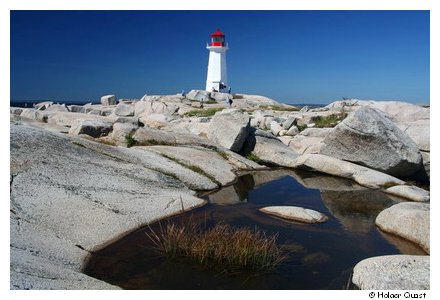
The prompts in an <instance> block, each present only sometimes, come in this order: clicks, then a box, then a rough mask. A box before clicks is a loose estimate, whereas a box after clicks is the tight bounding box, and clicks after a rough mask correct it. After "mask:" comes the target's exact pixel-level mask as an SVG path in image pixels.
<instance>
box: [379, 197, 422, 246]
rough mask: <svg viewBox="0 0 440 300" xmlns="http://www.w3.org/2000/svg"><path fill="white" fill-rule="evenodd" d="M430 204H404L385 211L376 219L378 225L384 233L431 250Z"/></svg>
mask: <svg viewBox="0 0 440 300" xmlns="http://www.w3.org/2000/svg"><path fill="white" fill-rule="evenodd" d="M429 207H430V205H429V204H428V203H419V202H402V203H398V204H396V205H393V206H391V207H390V208H387V209H385V210H383V211H382V212H381V213H380V214H379V215H378V216H377V218H376V225H377V226H378V227H379V228H380V229H381V230H383V231H385V232H389V233H392V234H395V235H398V236H400V237H402V238H404V239H407V240H410V241H412V242H414V243H416V244H418V245H419V246H420V247H422V248H423V250H425V251H426V252H427V253H429V250H430V242H429V220H430V218H429V212H430V209H429Z"/></svg>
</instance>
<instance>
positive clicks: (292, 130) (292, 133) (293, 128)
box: [286, 125, 299, 136]
mask: <svg viewBox="0 0 440 300" xmlns="http://www.w3.org/2000/svg"><path fill="white" fill-rule="evenodd" d="M298 133H299V129H298V127H296V126H295V125H293V126H291V127H290V128H289V130H287V132H286V135H289V136H295V135H297V134H298Z"/></svg>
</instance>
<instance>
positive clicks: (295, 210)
mask: <svg viewBox="0 0 440 300" xmlns="http://www.w3.org/2000/svg"><path fill="white" fill-rule="evenodd" d="M260 211H261V212H264V213H266V214H269V215H273V216H276V217H280V218H282V219H287V220H290V221H297V222H301V223H309V224H312V223H323V222H326V221H327V220H328V217H327V216H326V215H324V214H322V213H320V212H318V211H316V210H312V209H307V208H304V207H298V206H267V207H263V208H260Z"/></svg>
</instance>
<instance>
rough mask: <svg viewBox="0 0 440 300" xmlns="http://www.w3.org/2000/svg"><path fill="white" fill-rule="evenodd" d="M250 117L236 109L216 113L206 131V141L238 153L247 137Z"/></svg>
mask: <svg viewBox="0 0 440 300" xmlns="http://www.w3.org/2000/svg"><path fill="white" fill-rule="evenodd" d="M249 129H250V117H249V115H248V114H245V113H242V112H240V111H239V110H236V109H225V110H223V111H220V112H217V113H216V114H215V115H214V117H213V118H212V121H211V124H210V125H209V130H208V139H210V140H212V141H213V142H215V143H217V144H219V145H221V146H223V147H225V148H227V149H230V150H232V151H234V152H239V151H240V150H241V148H242V146H243V144H244V142H245V141H246V138H247V137H248V135H249Z"/></svg>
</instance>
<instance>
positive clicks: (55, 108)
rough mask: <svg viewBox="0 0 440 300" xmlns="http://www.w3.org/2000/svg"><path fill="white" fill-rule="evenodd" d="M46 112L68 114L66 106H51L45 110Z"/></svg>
mask: <svg viewBox="0 0 440 300" xmlns="http://www.w3.org/2000/svg"><path fill="white" fill-rule="evenodd" d="M45 110H46V111H54V112H58V111H59V112H69V109H68V108H67V106H66V104H52V105H50V106H49V107H48V108H46V109H45Z"/></svg>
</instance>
